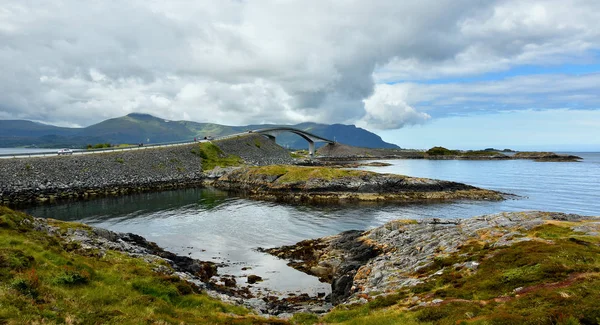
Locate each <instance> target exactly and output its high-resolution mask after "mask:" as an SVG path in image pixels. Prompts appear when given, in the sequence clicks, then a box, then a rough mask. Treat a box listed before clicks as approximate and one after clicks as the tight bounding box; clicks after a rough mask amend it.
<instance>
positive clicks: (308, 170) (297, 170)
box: [248, 165, 368, 183]
mask: <svg viewBox="0 0 600 325" xmlns="http://www.w3.org/2000/svg"><path fill="white" fill-rule="evenodd" d="M248 172H249V173H250V174H251V175H266V176H280V177H279V178H278V179H277V182H279V183H294V182H302V181H308V180H312V179H324V180H332V179H336V178H343V177H361V176H364V175H366V174H368V172H365V171H358V170H345V169H339V168H330V167H301V166H290V165H271V166H262V167H251V168H250V170H249V171H248Z"/></svg>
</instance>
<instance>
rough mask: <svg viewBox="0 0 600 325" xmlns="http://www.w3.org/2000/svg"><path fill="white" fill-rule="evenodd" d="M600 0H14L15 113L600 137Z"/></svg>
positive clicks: (483, 142)
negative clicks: (138, 115) (133, 114)
mask: <svg viewBox="0 0 600 325" xmlns="http://www.w3.org/2000/svg"><path fill="white" fill-rule="evenodd" d="M599 21H600V1H597V0H571V1H567V0H547V1H533V0H518V1H510V0H507V1H501V0H498V1H494V0H415V1H411V0H404V1H395V0H389V1H377V0H374V1H352V0H344V1H341V0H235V1H233V0H222V1H213V0H206V1H203V0H196V1H179V0H171V1H153V0H143V1H141V0H139V1H138V0H127V1H125V0H111V1H79V0H54V1H33V0H0V71H1V73H0V89H1V91H0V119H28V120H34V121H39V122H43V123H49V124H54V125H60V126H88V125H91V124H95V123H98V122H100V121H102V120H105V119H108V118H113V117H119V116H123V115H126V114H128V113H131V112H141V113H149V114H152V115H155V116H159V117H162V118H165V119H171V120H193V121H198V122H214V123H220V124H227V125H245V124H258V123H282V124H296V123H300V122H306V121H312V122H319V123H328V124H330V123H344V124H355V125H357V126H359V127H362V128H365V129H367V130H369V131H372V132H375V133H377V134H379V135H381V136H382V137H383V139H384V140H386V141H389V142H393V143H396V144H398V145H400V146H401V147H407V148H428V147H431V146H434V145H442V146H446V147H449V148H457V149H472V148H480V147H492V146H496V147H507V148H508V147H514V148H518V149H521V150H528V149H548V150H551V149H553V150H586V151H594V150H595V151H600V24H598V22H599Z"/></svg>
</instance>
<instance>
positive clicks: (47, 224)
mask: <svg viewBox="0 0 600 325" xmlns="http://www.w3.org/2000/svg"><path fill="white" fill-rule="evenodd" d="M22 222H23V223H25V226H27V227H31V228H32V229H33V230H34V231H38V232H41V233H45V234H47V235H49V236H52V237H58V238H60V240H61V241H62V242H64V245H65V246H66V247H70V248H69V249H72V250H74V251H75V252H76V253H77V254H80V255H85V256H94V257H96V258H102V257H103V256H104V255H105V254H107V252H109V251H116V252H122V253H125V254H127V255H129V256H131V257H135V258H140V259H142V260H143V261H144V262H146V263H149V264H151V265H154V266H155V267H154V268H153V270H154V272H156V273H158V274H161V275H168V276H176V277H178V278H180V279H182V280H185V281H187V282H189V283H190V284H192V285H193V286H194V287H195V289H197V290H198V291H202V292H205V293H207V294H208V295H209V296H211V297H213V298H217V299H219V300H221V301H223V302H226V303H230V304H234V305H241V306H245V307H246V308H249V309H251V310H254V312H255V313H257V314H262V315H279V317H283V318H288V317H290V316H291V315H292V314H293V313H299V312H310V313H316V314H322V313H325V312H327V311H328V310H329V309H331V307H332V305H331V304H330V303H329V299H330V297H329V296H327V297H326V296H324V295H322V296H319V295H317V296H309V295H308V294H300V295H294V296H286V297H281V296H277V295H268V294H266V295H258V296H257V295H255V294H253V293H252V292H251V290H250V289H251V287H252V284H253V283H254V282H255V281H257V280H260V277H258V276H255V275H249V276H248V281H247V284H246V285H244V284H243V283H242V282H243V281H239V282H240V283H242V284H240V283H238V281H236V280H235V277H234V276H231V275H227V274H222V273H219V271H218V269H219V267H220V266H221V265H220V264H216V263H213V262H208V261H201V260H197V259H193V258H191V257H188V256H180V255H177V254H174V253H171V252H169V251H166V250H164V249H162V248H161V247H159V246H158V245H157V244H156V243H154V242H150V241H148V240H146V239H145V238H144V237H142V236H139V235H136V234H132V233H119V232H114V231H110V230H106V229H102V228H96V227H91V226H87V225H82V224H78V223H68V222H62V221H57V220H53V219H43V218H34V217H31V218H27V219H24V221H22ZM164 262H166V263H167V264H168V265H169V266H170V267H165V266H164V265H163V264H164ZM238 280H239V279H238Z"/></svg>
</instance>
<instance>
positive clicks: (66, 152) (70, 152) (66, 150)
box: [56, 149, 73, 156]
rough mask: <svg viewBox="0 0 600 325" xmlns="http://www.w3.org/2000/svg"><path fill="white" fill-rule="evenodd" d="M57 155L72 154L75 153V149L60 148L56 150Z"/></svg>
mask: <svg viewBox="0 0 600 325" xmlns="http://www.w3.org/2000/svg"><path fill="white" fill-rule="evenodd" d="M56 154H57V155H59V156H61V155H72V154H73V150H71V149H60V150H58V151H57V152H56Z"/></svg>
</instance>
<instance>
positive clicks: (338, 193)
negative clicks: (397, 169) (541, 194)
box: [205, 165, 505, 203]
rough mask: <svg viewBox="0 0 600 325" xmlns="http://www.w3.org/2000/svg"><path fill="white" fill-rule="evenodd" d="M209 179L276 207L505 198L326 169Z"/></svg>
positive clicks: (256, 171)
mask: <svg viewBox="0 0 600 325" xmlns="http://www.w3.org/2000/svg"><path fill="white" fill-rule="evenodd" d="M207 176H208V178H207V179H206V181H205V184H206V185H209V186H213V187H216V188H219V189H224V190H228V191H235V192H239V193H241V194H245V195H248V196H249V197H251V198H255V199H263V200H271V201H279V202H303V203H320V202H322V203H344V202H402V203H412V202H425V201H427V202H434V201H451V200H462V199H466V200H502V199H504V198H505V194H504V193H500V192H496V191H491V190H486V189H481V188H477V187H473V186H470V185H466V184H462V183H456V182H448V181H441V180H435V179H428V178H416V177H408V176H402V175H393V174H378V173H374V172H367V171H352V170H341V169H335V168H328V167H300V166H283V165H279V166H267V167H243V168H232V169H228V170H220V171H218V172H213V173H210V174H208V175H207Z"/></svg>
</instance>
